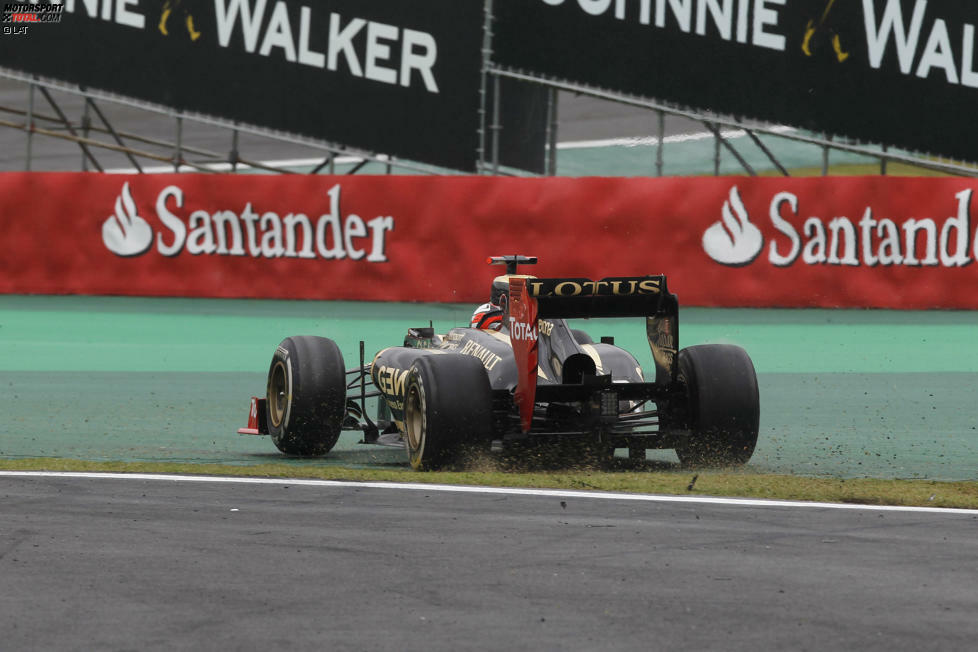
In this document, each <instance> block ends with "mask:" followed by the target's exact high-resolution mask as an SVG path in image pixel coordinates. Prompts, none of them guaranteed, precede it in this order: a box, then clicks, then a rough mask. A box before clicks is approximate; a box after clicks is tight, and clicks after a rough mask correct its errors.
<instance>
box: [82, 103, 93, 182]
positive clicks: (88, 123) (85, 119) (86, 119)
mask: <svg viewBox="0 0 978 652" xmlns="http://www.w3.org/2000/svg"><path fill="white" fill-rule="evenodd" d="M82 97H84V98H85V108H84V109H82V119H81V128H82V137H83V138H84V139H85V140H88V136H89V134H90V133H91V129H92V117H91V115H89V103H88V95H87V94H84V95H82ZM81 168H82V172H88V157H87V156H85V152H84V151H82V157H81Z"/></svg>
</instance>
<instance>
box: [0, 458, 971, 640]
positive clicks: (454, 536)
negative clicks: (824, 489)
mask: <svg viewBox="0 0 978 652" xmlns="http://www.w3.org/2000/svg"><path fill="white" fill-rule="evenodd" d="M677 500H679V501H682V500H683V497H679V498H678V499H677ZM0 518H2V524H3V525H2V529H0V570H2V573H3V587H4V590H3V591H2V592H0V627H2V629H3V632H4V641H3V645H2V647H3V648H4V649H9V650H34V649H36V650H49V649H50V650H75V649H79V650H81V649H100V650H102V649H104V650H128V649H139V650H155V649H166V650H183V649H194V650H199V649H217V648H219V649H228V650H268V649H299V650H397V651H401V650H424V651H426V652H427V651H437V650H451V651H453V652H454V651H456V650H508V651H512V650H534V651H538V650H649V649H653V650H655V649H663V650H665V649H673V650H747V651H751V652H754V651H756V650H845V649H858V650H881V651H886V652H890V651H892V650H904V649H906V650H966V649H972V648H973V646H974V641H975V637H976V636H978V620H976V619H975V618H974V615H975V613H976V610H978V593H976V592H975V590H974V586H975V580H976V579H978V577H976V571H975V566H974V559H975V556H976V553H978V549H976V548H978V543H976V539H975V536H974V532H975V527H976V525H978V512H975V511H967V512H966V511H962V510H957V511H956V512H955V511H952V510H946V511H943V512H941V511H934V512H926V511H908V510H899V509H890V510H887V509H886V508H872V507H863V506H849V508H847V509H837V508H831V507H825V506H808V507H799V506H787V505H782V506H777V505H768V506H763V507H759V506H743V505H731V504H712V503H710V502H675V501H668V500H665V501H664V500H660V499H655V498H650V497H635V496H632V499H618V498H615V497H613V496H608V495H597V496H596V495H595V494H590V495H588V494H579V493H577V492H564V493H558V492H536V493H535V494H530V495H519V494H516V493H512V492H506V493H503V492H499V493H488V492H487V491H486V489H485V488H474V489H473V491H472V492H471V493H468V492H466V493H462V492H458V491H456V490H447V491H445V490H439V488H438V487H430V486H429V487H417V486H415V487H408V488H405V487H403V486H390V487H375V486H368V485H363V484H355V483H350V484H342V483H324V482H309V481H306V482H303V481H301V480H291V481H290V480H278V481H275V480H266V481H261V480H252V481H247V480H244V479H233V480H230V481H228V479H222V478H214V477H211V478H199V479H196V480H194V479H190V480H187V479H182V480H181V479H178V478H174V477H173V476H169V477H166V476H163V477H157V478H152V477H106V476H100V477H94V478H78V477H39V476H30V477H21V476H10V475H7V474H0Z"/></svg>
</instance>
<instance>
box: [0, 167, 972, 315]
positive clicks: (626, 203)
mask: <svg viewBox="0 0 978 652" xmlns="http://www.w3.org/2000/svg"><path fill="white" fill-rule="evenodd" d="M976 186H978V181H974V180H964V179H951V178H943V179H942V178H893V177H831V178H807V179H780V178H779V179H774V178H770V179H765V178H746V177H726V178H712V177H711V178H662V179H651V178H577V179H574V178H537V179H527V178H522V179H521V178H498V177H439V176H423V177H422V176H411V177H399V176H373V177H371V176H360V177H330V176H305V177H300V176H286V177H271V176H259V175H247V176H245V175H193V174H180V175H142V176H122V175H98V174H88V173H3V174H0V221H2V224H3V228H2V230H0V246H2V249H3V256H2V257H0V293H6V294H95V295H136V296H190V297H239V298H242V297H257V298H276V299H354V300H377V301H431V302H482V301H485V300H486V299H487V297H488V292H489V286H490V282H491V279H492V278H493V276H495V275H496V274H497V273H499V272H500V270H499V269H498V268H490V267H488V266H486V265H485V263H484V261H485V259H486V257H487V256H490V255H499V254H513V253H523V254H529V255H535V256H539V257H540V261H541V264H540V265H538V266H537V268H536V269H533V270H527V271H532V272H533V273H534V274H536V275H538V276H550V277H554V276H568V277H590V278H602V277H605V276H614V275H621V276H625V275H641V274H658V273H664V274H667V275H668V276H669V285H670V289H671V290H672V291H674V292H676V293H677V294H678V295H679V297H680V300H681V301H682V302H683V304H684V305H702V306H757V307H775V306H785V307H875V308H903V309H926V308H961V309H975V308H978V293H976V292H974V291H973V288H975V287H976V284H978V265H975V261H976V260H978V237H976V229H978V220H976V219H975V189H976Z"/></svg>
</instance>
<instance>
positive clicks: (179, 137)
mask: <svg viewBox="0 0 978 652" xmlns="http://www.w3.org/2000/svg"><path fill="white" fill-rule="evenodd" d="M182 160H183V116H181V115H179V114H177V124H176V146H175V147H174V149H173V171H174V172H179V171H180V162H181V161H182Z"/></svg>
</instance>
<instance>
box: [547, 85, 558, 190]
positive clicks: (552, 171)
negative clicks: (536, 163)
mask: <svg viewBox="0 0 978 652" xmlns="http://www.w3.org/2000/svg"><path fill="white" fill-rule="evenodd" d="M546 130H547V132H546V141H545V142H546V143H547V144H546V147H547V152H546V154H547V162H546V165H545V166H544V174H545V175H546V176H548V177H553V176H557V89H556V88H554V87H552V86H550V87H548V88H547V124H546Z"/></svg>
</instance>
